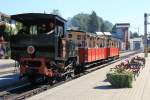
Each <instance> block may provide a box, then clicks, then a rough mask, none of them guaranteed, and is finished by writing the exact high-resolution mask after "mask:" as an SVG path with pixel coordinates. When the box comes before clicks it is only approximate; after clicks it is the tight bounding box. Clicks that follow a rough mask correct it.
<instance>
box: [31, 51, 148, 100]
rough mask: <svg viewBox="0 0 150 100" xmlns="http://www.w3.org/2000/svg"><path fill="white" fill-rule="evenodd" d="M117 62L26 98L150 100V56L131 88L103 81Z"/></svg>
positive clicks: (45, 99) (51, 99) (54, 99)
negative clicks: (113, 85) (116, 87)
mask: <svg viewBox="0 0 150 100" xmlns="http://www.w3.org/2000/svg"><path fill="white" fill-rule="evenodd" d="M140 56H143V54H140ZM118 63H120V61H119V62H117V63H114V64H112V65H109V66H107V67H105V68H102V69H100V70H97V71H95V72H92V73H90V74H88V75H85V76H82V77H80V78H78V79H75V80H73V81H70V82H67V83H65V84H63V85H60V86H58V87H55V88H53V89H50V90H47V91H45V92H42V93H41V94H39V95H37V96H33V97H31V98H28V100H150V77H149V76H150V66H149V65H150V57H148V58H147V63H146V67H145V68H144V69H143V70H141V73H140V75H139V77H138V78H137V80H136V81H134V82H133V88H121V89H115V88H111V87H110V84H109V83H108V82H107V81H105V80H106V73H107V72H108V71H109V69H110V68H111V67H112V66H115V65H116V64H118Z"/></svg>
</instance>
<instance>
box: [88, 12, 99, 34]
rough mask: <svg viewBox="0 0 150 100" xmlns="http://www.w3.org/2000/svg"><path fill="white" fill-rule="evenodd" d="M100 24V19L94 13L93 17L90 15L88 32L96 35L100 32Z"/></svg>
mask: <svg viewBox="0 0 150 100" xmlns="http://www.w3.org/2000/svg"><path fill="white" fill-rule="evenodd" d="M98 27H99V23H98V17H97V15H96V13H95V12H94V11H93V12H92V14H91V15H89V21H88V31H89V32H91V33H95V32H96V31H98Z"/></svg>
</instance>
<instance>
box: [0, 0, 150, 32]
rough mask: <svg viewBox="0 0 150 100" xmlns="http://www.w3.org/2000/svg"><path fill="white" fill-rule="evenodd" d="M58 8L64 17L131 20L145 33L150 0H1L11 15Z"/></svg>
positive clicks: (2, 10)
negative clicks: (88, 15)
mask: <svg viewBox="0 0 150 100" xmlns="http://www.w3.org/2000/svg"><path fill="white" fill-rule="evenodd" d="M53 9H58V10H59V11H60V13H61V15H62V16H63V17H64V18H68V17H72V16H74V15H76V14H78V13H91V11H92V10H94V11H95V12H96V13H97V15H98V16H101V17H103V19H105V20H109V21H110V22H112V23H113V24H115V23H120V22H129V23H130V24H131V28H130V29H131V30H132V31H137V27H139V28H140V33H141V34H143V27H144V26H143V20H144V17H143V16H144V12H146V13H150V0H1V1H0V11H1V12H3V13H6V14H9V15H12V14H18V13H27V12H44V11H45V12H46V13H50V12H51V11H52V10H53ZM149 27H150V25H149Z"/></svg>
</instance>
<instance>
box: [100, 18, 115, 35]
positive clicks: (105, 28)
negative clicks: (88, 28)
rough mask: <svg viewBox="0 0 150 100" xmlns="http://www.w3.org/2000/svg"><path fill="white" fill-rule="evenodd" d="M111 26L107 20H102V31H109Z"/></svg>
mask: <svg viewBox="0 0 150 100" xmlns="http://www.w3.org/2000/svg"><path fill="white" fill-rule="evenodd" d="M112 28H113V25H112V23H110V22H109V21H104V22H103V23H102V25H101V31H102V32H111V31H112Z"/></svg>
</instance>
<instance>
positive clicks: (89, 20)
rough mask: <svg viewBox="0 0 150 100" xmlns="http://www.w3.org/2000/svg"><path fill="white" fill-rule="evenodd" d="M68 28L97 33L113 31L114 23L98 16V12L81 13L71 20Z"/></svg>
mask: <svg viewBox="0 0 150 100" xmlns="http://www.w3.org/2000/svg"><path fill="white" fill-rule="evenodd" d="M67 25H68V27H78V29H79V30H83V31H87V32H92V33H95V32H96V31H112V27H113V25H112V23H111V22H109V21H104V20H103V19H102V18H101V17H99V16H97V14H96V12H94V11H93V12H92V13H91V14H84V13H79V14H77V15H75V16H74V17H73V18H69V20H68V24H67Z"/></svg>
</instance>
